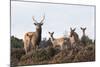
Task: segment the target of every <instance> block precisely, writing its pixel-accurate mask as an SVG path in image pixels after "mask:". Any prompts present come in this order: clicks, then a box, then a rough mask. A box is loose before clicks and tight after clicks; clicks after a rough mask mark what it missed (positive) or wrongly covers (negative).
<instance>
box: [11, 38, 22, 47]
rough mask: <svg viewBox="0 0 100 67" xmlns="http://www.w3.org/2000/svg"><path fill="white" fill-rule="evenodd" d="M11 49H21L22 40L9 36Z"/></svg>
mask: <svg viewBox="0 0 100 67" xmlns="http://www.w3.org/2000/svg"><path fill="white" fill-rule="evenodd" d="M11 48H23V41H22V39H18V38H16V37H14V36H11Z"/></svg>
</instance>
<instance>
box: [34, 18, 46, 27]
mask: <svg viewBox="0 0 100 67" xmlns="http://www.w3.org/2000/svg"><path fill="white" fill-rule="evenodd" d="M32 19H33V21H34V22H35V23H34V25H35V26H36V29H41V26H42V25H43V21H44V19H45V16H43V17H42V19H41V21H40V22H37V21H36V20H35V19H34V16H33V17H32Z"/></svg>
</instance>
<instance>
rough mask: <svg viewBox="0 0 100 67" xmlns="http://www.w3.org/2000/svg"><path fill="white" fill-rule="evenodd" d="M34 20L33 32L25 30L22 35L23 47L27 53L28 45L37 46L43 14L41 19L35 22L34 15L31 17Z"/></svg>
mask: <svg viewBox="0 0 100 67" xmlns="http://www.w3.org/2000/svg"><path fill="white" fill-rule="evenodd" d="M32 19H33V21H34V25H35V26H36V31H35V32H27V33H25V35H24V49H25V52H26V54H27V52H28V50H29V49H30V46H31V47H32V48H33V49H36V48H38V46H39V44H40V41H41V34H42V27H41V26H42V25H43V21H44V19H45V16H43V18H42V20H41V21H40V22H37V21H36V20H35V19H34V17H32Z"/></svg>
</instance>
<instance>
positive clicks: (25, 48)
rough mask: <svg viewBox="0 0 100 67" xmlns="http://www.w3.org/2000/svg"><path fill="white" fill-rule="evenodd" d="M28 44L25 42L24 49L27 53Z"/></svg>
mask: <svg viewBox="0 0 100 67" xmlns="http://www.w3.org/2000/svg"><path fill="white" fill-rule="evenodd" d="M26 45H27V44H26V43H25V42H24V50H25V53H26V54H27V46H26Z"/></svg>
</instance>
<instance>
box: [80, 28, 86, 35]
mask: <svg viewBox="0 0 100 67" xmlns="http://www.w3.org/2000/svg"><path fill="white" fill-rule="evenodd" d="M80 28H81V30H82V31H83V35H85V30H86V27H85V28H82V27H80Z"/></svg>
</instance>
